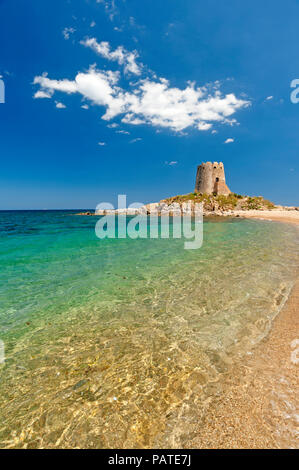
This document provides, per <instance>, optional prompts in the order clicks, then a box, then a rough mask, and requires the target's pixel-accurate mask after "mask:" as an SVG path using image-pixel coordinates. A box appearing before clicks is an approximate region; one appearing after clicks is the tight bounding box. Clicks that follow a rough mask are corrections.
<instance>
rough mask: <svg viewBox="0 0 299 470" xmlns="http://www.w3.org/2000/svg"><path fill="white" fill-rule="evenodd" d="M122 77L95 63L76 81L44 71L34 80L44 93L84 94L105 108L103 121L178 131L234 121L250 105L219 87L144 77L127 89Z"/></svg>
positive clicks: (202, 128)
mask: <svg viewBox="0 0 299 470" xmlns="http://www.w3.org/2000/svg"><path fill="white" fill-rule="evenodd" d="M119 79H120V74H119V72H118V71H116V72H112V71H103V70H97V69H96V68H95V67H94V66H92V67H90V69H89V70H88V71H87V72H79V73H78V74H77V75H76V77H75V79H74V80H68V79H63V80H55V79H54V80H53V79H50V78H48V76H47V74H43V75H41V76H38V77H35V78H34V82H33V83H34V84H35V85H40V87H41V89H40V91H41V92H43V93H49V94H51V93H53V92H54V91H59V92H64V93H67V94H73V93H79V94H81V95H82V96H83V97H84V99H85V100H89V101H90V102H91V103H93V104H95V105H98V106H103V107H105V109H106V112H105V113H104V115H103V116H102V119H104V120H107V121H109V120H111V119H112V118H114V117H115V116H118V115H123V118H122V122H124V123H127V124H133V125H140V124H150V125H152V126H156V127H164V128H169V129H172V130H174V131H177V132H179V131H182V130H184V129H186V128H188V127H191V126H193V127H196V128H197V129H198V130H200V131H207V130H208V129H210V128H211V127H212V124H213V123H215V122H216V123H220V122H222V123H234V122H235V120H234V119H233V120H232V119H231V116H232V115H233V114H234V113H235V112H236V111H237V110H238V109H241V108H244V107H246V106H248V105H249V104H250V103H249V102H248V101H246V100H243V99H238V98H236V96H235V95H234V94H232V93H230V94H227V95H222V94H221V93H220V91H219V90H218V89H217V88H216V89H215V90H214V91H213V92H212V93H210V92H208V91H207V89H206V88H204V87H203V88H195V86H194V84H192V83H189V84H188V85H187V86H186V88H184V89H180V88H174V87H171V86H170V83H169V82H168V81H167V80H165V79H160V80H151V79H145V80H142V81H139V82H138V83H137V84H136V85H134V84H133V85H132V86H133V90H132V91H125V90H123V89H122V88H120V87H119V86H118V82H119Z"/></svg>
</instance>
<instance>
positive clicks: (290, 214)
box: [234, 210, 299, 224]
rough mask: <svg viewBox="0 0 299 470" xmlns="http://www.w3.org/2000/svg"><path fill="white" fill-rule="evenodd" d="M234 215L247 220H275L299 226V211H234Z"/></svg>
mask: <svg viewBox="0 0 299 470" xmlns="http://www.w3.org/2000/svg"><path fill="white" fill-rule="evenodd" d="M234 215H235V216H240V217H245V218H247V219H261V220H273V221H276V222H285V223H292V224H299V211H296V210H263V211H261V210H249V211H244V210H243V211H234Z"/></svg>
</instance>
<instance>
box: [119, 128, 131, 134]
mask: <svg viewBox="0 0 299 470" xmlns="http://www.w3.org/2000/svg"><path fill="white" fill-rule="evenodd" d="M116 133H117V134H126V135H129V134H130V132H128V131H124V130H122V129H120V130H119V131H116Z"/></svg>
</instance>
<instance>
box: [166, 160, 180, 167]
mask: <svg viewBox="0 0 299 470" xmlns="http://www.w3.org/2000/svg"><path fill="white" fill-rule="evenodd" d="M177 164H178V162H177V161H174V160H173V161H171V162H165V165H169V166H174V165H177Z"/></svg>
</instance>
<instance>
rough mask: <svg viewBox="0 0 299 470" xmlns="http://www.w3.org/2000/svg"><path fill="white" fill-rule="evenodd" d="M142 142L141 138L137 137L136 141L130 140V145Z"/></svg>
mask: <svg viewBox="0 0 299 470" xmlns="http://www.w3.org/2000/svg"><path fill="white" fill-rule="evenodd" d="M140 140H142V139H141V137H137V138H136V139H132V140H130V144H134V143H135V142H140Z"/></svg>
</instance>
